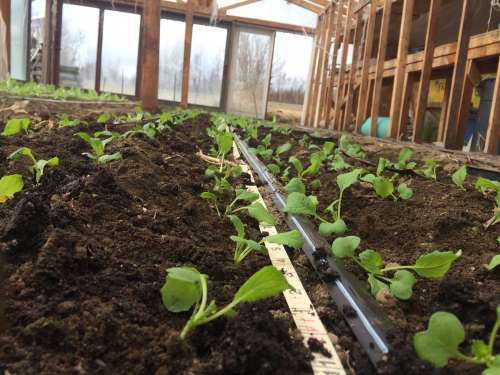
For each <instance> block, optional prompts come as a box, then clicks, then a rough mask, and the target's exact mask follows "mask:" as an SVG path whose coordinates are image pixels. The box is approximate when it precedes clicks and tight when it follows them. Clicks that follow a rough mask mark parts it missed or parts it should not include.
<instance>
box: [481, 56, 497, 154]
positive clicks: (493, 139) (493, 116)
mask: <svg viewBox="0 0 500 375" xmlns="http://www.w3.org/2000/svg"><path fill="white" fill-rule="evenodd" d="M499 143H500V59H499V61H498V69H497V76H496V81H495V89H494V91H493V98H492V101H491V112H490V118H489V122H488V132H487V133H486V144H485V147H484V152H488V153H490V154H495V153H496V151H497V147H498V145H499Z"/></svg>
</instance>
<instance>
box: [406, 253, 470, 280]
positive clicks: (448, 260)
mask: <svg viewBox="0 0 500 375" xmlns="http://www.w3.org/2000/svg"><path fill="white" fill-rule="evenodd" d="M461 255H462V250H459V251H457V252H456V253H453V252H452V251H444V252H442V251H433V252H432V253H429V254H425V255H422V256H421V257H420V258H418V259H417V261H416V263H415V272H416V273H417V274H418V275H420V276H422V277H426V278H430V279H435V278H441V277H443V276H444V275H446V273H447V272H448V270H449V269H450V267H451V265H452V264H453V262H454V261H455V260H457V259H458V258H460V256H461Z"/></svg>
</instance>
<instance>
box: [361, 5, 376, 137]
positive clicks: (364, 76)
mask: <svg viewBox="0 0 500 375" xmlns="http://www.w3.org/2000/svg"><path fill="white" fill-rule="evenodd" d="M376 17H377V5H376V4H375V3H371V4H370V11H369V15H368V21H367V24H366V32H365V39H366V40H365V48H364V55H363V62H362V65H361V66H362V72H361V84H360V87H359V99H358V110H357V116H356V131H357V132H359V130H360V129H361V125H362V124H363V121H365V119H366V118H365V113H366V108H367V105H368V96H369V95H368V88H369V86H370V82H369V80H368V77H369V74H370V61H371V56H372V50H373V40H374V37H375V35H374V34H375V21H376Z"/></svg>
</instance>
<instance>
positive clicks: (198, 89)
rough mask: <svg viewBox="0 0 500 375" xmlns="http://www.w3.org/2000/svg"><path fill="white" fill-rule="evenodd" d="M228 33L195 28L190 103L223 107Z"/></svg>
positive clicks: (200, 27) (216, 28)
mask: <svg viewBox="0 0 500 375" xmlns="http://www.w3.org/2000/svg"><path fill="white" fill-rule="evenodd" d="M226 38H227V30H226V29H224V28H221V27H212V26H205V25H198V24H195V25H194V26H193V42H192V46H191V69H190V74H189V103H191V104H199V105H205V106H209V107H219V106H220V97H221V91H222V75H223V72H224V57H225V53H226Z"/></svg>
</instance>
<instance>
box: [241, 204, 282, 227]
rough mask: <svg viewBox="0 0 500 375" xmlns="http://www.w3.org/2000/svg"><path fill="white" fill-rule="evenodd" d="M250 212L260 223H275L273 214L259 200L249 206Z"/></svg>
mask: <svg viewBox="0 0 500 375" xmlns="http://www.w3.org/2000/svg"><path fill="white" fill-rule="evenodd" d="M248 214H249V215H250V216H251V217H253V218H254V219H255V220H257V221H258V222H259V223H265V224H269V225H274V223H275V221H274V218H273V217H272V215H271V214H270V213H269V212H268V211H267V210H266V208H265V207H264V206H263V205H262V204H261V203H259V202H254V203H252V205H251V206H248Z"/></svg>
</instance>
